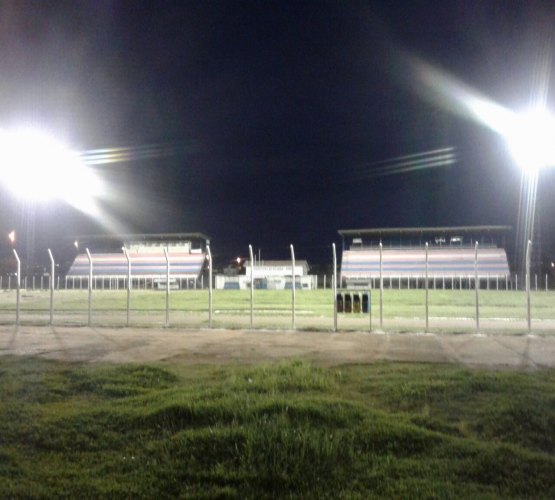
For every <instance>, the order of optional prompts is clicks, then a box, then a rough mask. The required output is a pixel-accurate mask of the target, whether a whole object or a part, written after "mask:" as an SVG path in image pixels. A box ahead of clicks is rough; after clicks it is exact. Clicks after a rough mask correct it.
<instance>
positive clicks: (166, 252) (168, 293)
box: [164, 247, 170, 326]
mask: <svg viewBox="0 0 555 500" xmlns="http://www.w3.org/2000/svg"><path fill="white" fill-rule="evenodd" d="M164 256H165V257H166V326H170V256H169V255H168V247H164Z"/></svg>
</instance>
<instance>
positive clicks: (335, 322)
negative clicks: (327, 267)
mask: <svg viewBox="0 0 555 500" xmlns="http://www.w3.org/2000/svg"><path fill="white" fill-rule="evenodd" d="M332 249H333V276H332V281H333V283H332V285H333V286H332V291H333V331H334V332H336V331H337V253H336V251H335V243H332Z"/></svg>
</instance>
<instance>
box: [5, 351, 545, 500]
mask: <svg viewBox="0 0 555 500" xmlns="http://www.w3.org/2000/svg"><path fill="white" fill-rule="evenodd" d="M554 394H555V372H553V371H539V372H535V373H512V372H510V373H509V372H490V371H473V370H468V369H463V368H460V367H456V366H443V365H425V364H399V363H398V364H394V363H380V364H376V365H370V366H368V365H364V366H342V367H334V368H320V367H316V366H313V365H311V364H308V363H303V362H289V363H286V364H278V365H263V366H250V367H242V366H220V367H206V366H188V367H187V366H181V365H170V366H168V365H151V366H144V365H124V366H96V365H80V364H67V363H61V362H53V361H45V360H41V359H29V358H15V357H11V358H10V357H2V358H0V418H1V421H2V432H1V433H0V492H1V493H2V497H4V498H6V497H7V498H52V497H57V496H64V497H68V498H91V497H110V498H130V497H132V498H136V497H150V498H151V497H157V498H175V497H182V498H268V497H286V498H307V497H308V498H392V497H394V498H406V497H414V498H511V497H513V498H523V497H528V498H553V497H554V496H555V396H554Z"/></svg>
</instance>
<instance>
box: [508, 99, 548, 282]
mask: <svg viewBox="0 0 555 500" xmlns="http://www.w3.org/2000/svg"><path fill="white" fill-rule="evenodd" d="M502 134H503V136H504V138H505V140H506V142H507V145H508V148H509V151H510V152H511V155H512V156H513V159H514V161H515V163H516V164H517V165H519V166H520V167H521V168H522V181H521V190H520V201H519V213H518V223H517V241H516V244H517V255H519V256H520V259H519V262H517V265H518V267H520V269H521V271H523V272H526V262H527V260H526V259H527V258H530V255H527V254H528V251H529V247H528V242H529V241H532V242H533V241H534V229H535V222H536V202H537V194H538V178H539V174H540V170H542V169H545V168H548V167H552V166H555V117H553V115H551V114H550V112H549V111H548V110H547V109H545V108H543V107H537V108H533V109H531V110H529V111H527V112H525V113H523V114H520V115H513V120H510V121H509V122H508V124H507V126H506V127H504V129H503V131H502ZM536 248H537V247H536ZM537 250H539V249H537ZM526 279H527V278H526V276H525V280H526Z"/></svg>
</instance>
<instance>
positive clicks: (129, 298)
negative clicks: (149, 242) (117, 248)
mask: <svg viewBox="0 0 555 500" xmlns="http://www.w3.org/2000/svg"><path fill="white" fill-rule="evenodd" d="M122 250H123V253H124V255H125V258H126V260H127V322H126V324H127V326H129V323H130V319H131V259H130V258H129V252H128V251H127V248H125V247H122Z"/></svg>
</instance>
